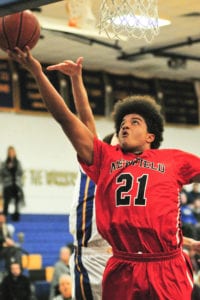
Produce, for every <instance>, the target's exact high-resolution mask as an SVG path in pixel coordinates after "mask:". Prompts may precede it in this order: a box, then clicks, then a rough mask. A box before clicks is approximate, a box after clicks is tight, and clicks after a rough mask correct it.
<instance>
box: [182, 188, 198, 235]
mask: <svg viewBox="0 0 200 300" xmlns="http://www.w3.org/2000/svg"><path fill="white" fill-rule="evenodd" d="M180 201H181V221H182V230H183V235H184V236H186V237H191V238H193V239H196V238H197V236H196V229H195V225H196V224H197V219H196V217H195V215H194V212H193V209H192V205H189V204H188V199H187V193H186V192H185V190H184V189H183V190H182V191H181V193H180Z"/></svg>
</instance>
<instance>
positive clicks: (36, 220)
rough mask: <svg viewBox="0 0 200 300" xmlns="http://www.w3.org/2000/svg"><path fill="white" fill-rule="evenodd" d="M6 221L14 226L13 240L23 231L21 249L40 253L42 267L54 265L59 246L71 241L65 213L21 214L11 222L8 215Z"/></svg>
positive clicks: (31, 252)
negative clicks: (18, 219)
mask: <svg viewBox="0 0 200 300" xmlns="http://www.w3.org/2000/svg"><path fill="white" fill-rule="evenodd" d="M7 222H8V223H11V224H13V225H14V227H15V233H14V240H15V241H17V242H18V234H19V233H20V232H23V233H24V242H23V244H22V248H23V249H25V250H26V251H27V252H28V253H30V254H33V253H40V254H41V255H42V263H43V267H46V266H52V265H54V263H55V262H56V261H57V260H58V256H59V250H60V248H61V247H62V246H65V245H66V244H69V243H72V241H73V238H72V236H71V234H70V233H69V217H68V216H67V215H53V214H52V215H49V214H48V215H47V214H22V215H21V218H20V221H18V222H13V221H11V220H10V218H9V217H8V220H7Z"/></svg>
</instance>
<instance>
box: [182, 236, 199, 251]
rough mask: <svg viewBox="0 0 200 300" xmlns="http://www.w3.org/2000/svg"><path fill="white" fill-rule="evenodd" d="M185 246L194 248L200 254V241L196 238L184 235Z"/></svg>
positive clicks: (189, 248) (190, 248)
mask: <svg viewBox="0 0 200 300" xmlns="http://www.w3.org/2000/svg"><path fill="white" fill-rule="evenodd" d="M183 246H184V247H185V248H187V249H188V250H193V251H195V252H196V254H200V241H197V240H194V239H192V238H189V237H185V236H184V237H183Z"/></svg>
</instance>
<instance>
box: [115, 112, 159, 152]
mask: <svg viewBox="0 0 200 300" xmlns="http://www.w3.org/2000/svg"><path fill="white" fill-rule="evenodd" d="M118 137H119V143H120V146H121V147H122V149H123V150H125V151H129V152H141V151H144V150H146V149H150V148H151V143H152V142H153V141H154V134H152V133H149V132H148V130H147V124H146V122H145V120H144V118H143V117H142V116H140V115H138V114H129V115H126V116H125V117H124V118H123V120H122V123H121V126H120V131H119V134H118Z"/></svg>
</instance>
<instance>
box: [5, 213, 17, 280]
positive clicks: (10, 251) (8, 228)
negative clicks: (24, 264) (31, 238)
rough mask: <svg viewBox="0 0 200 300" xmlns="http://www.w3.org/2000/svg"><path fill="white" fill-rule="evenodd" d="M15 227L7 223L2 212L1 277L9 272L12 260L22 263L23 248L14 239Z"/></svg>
mask: <svg viewBox="0 0 200 300" xmlns="http://www.w3.org/2000/svg"><path fill="white" fill-rule="evenodd" d="M14 231H15V228H14V226H13V225H12V224H7V223H6V216H5V215H4V213H3V212H0V272H1V277H2V276H4V275H5V274H7V273H8V272H9V269H10V264H11V263H12V261H17V262H18V263H19V264H20V265H21V254H22V253H21V249H20V247H19V246H18V245H17V243H16V242H15V241H14V239H13V234H14Z"/></svg>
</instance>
